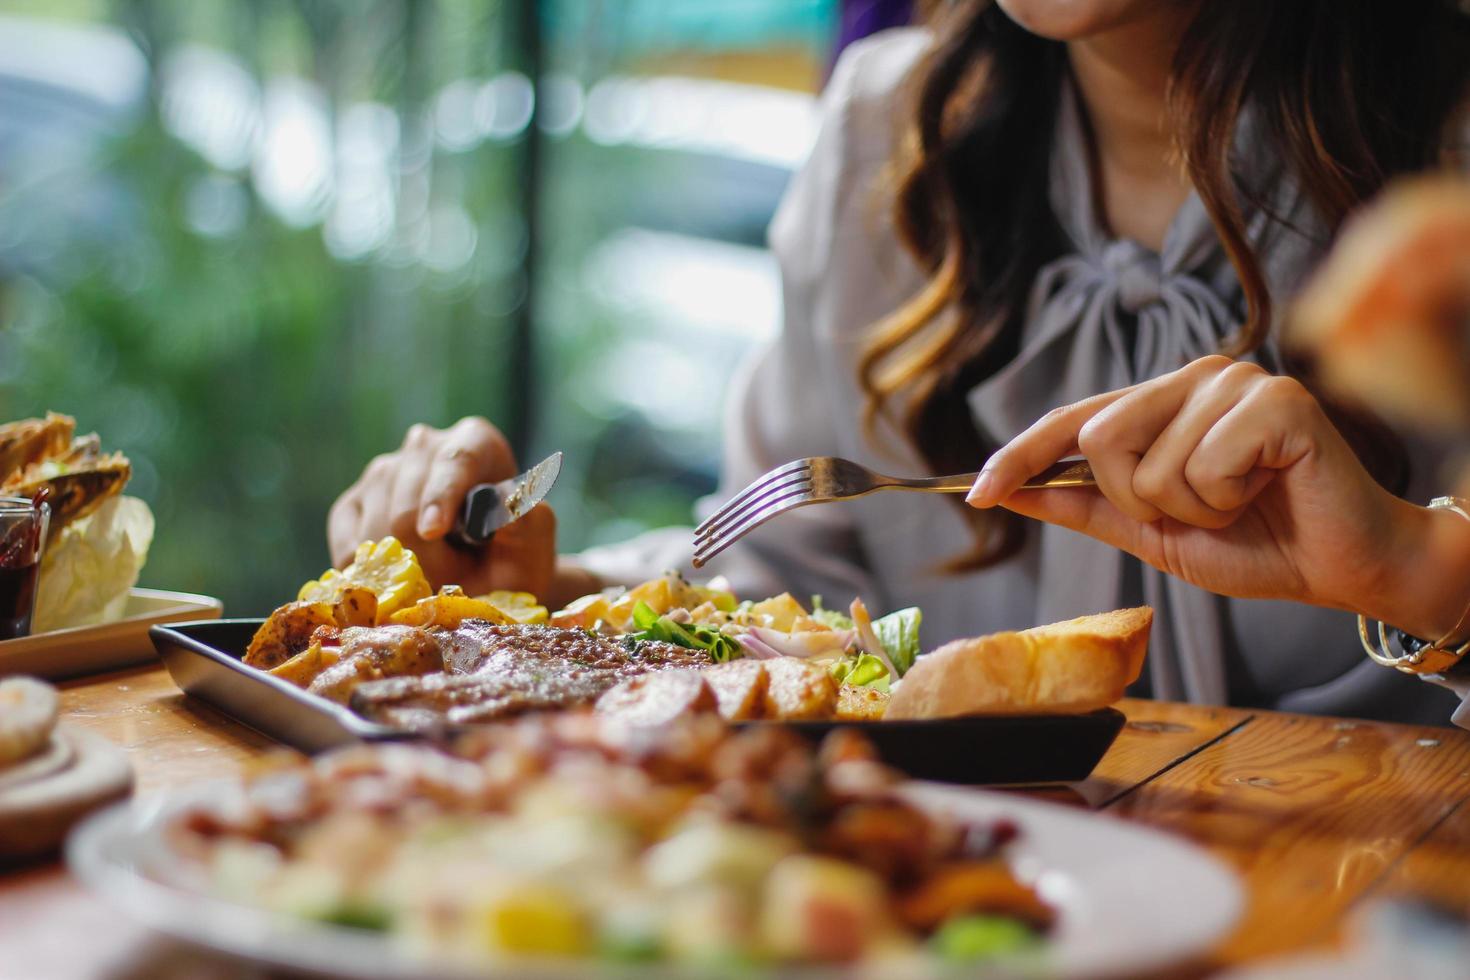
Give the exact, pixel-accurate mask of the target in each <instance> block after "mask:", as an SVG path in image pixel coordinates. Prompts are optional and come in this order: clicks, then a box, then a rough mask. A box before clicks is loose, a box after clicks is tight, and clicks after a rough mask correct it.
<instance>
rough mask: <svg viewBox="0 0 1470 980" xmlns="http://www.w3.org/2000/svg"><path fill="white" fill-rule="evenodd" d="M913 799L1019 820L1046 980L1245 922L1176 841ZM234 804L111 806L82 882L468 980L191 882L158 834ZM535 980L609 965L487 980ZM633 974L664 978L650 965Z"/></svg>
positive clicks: (1166, 953) (936, 791) (283, 941)
mask: <svg viewBox="0 0 1470 980" xmlns="http://www.w3.org/2000/svg"><path fill="white" fill-rule="evenodd" d="M913 792H914V793H915V795H916V798H917V799H918V800H919V801H920V802H922V803H923V804H924V805H926V806H932V807H935V808H938V809H941V810H944V811H947V812H951V813H954V814H956V815H959V816H964V817H968V818H971V819H976V820H990V819H994V818H996V817H1009V818H1011V819H1013V820H1014V821H1015V822H1016V823H1017V824H1018V825H1019V826H1020V828H1021V837H1020V839H1019V840H1018V841H1017V842H1016V844H1014V845H1013V851H1012V853H1013V854H1014V855H1015V859H1016V869H1017V872H1018V873H1019V874H1020V875H1022V876H1023V877H1026V878H1027V879H1028V880H1033V881H1035V882H1036V884H1037V887H1038V888H1039V889H1040V891H1041V893H1042V894H1043V895H1044V896H1045V897H1046V898H1047V900H1048V901H1050V902H1052V903H1053V905H1054V906H1056V907H1057V908H1058V909H1059V912H1060V915H1059V921H1058V925H1057V927H1056V929H1055V930H1054V932H1053V934H1052V936H1051V938H1050V940H1049V944H1048V959H1047V961H1046V964H1045V970H1044V971H1043V972H1044V973H1045V974H1046V975H1052V976H1058V977H1068V978H1078V977H1102V976H1107V977H1121V976H1136V975H1139V974H1143V973H1148V972H1150V971H1153V970H1157V969H1160V968H1162V967H1165V966H1168V965H1170V964H1173V963H1178V962H1180V961H1182V960H1185V959H1188V958H1190V957H1193V956H1196V955H1198V954H1201V953H1203V952H1205V951H1207V950H1208V949H1209V948H1210V947H1211V945H1212V944H1214V943H1215V942H1216V941H1218V940H1219V939H1220V938H1222V937H1223V936H1224V934H1225V933H1226V932H1227V931H1228V930H1229V929H1230V928H1231V926H1232V925H1234V923H1235V921H1236V920H1237V918H1238V917H1239V915H1240V912H1241V908H1242V902H1243V898H1242V892H1241V887H1240V885H1239V884H1238V883H1237V881H1236V878H1235V875H1234V873H1233V872H1231V871H1230V870H1229V869H1228V868H1226V867H1225V866H1224V865H1222V864H1221V863H1220V862H1219V861H1217V860H1215V859H1214V858H1213V857H1211V856H1210V855H1208V854H1206V853H1204V852H1203V851H1201V850H1200V849H1198V848H1196V847H1194V846H1193V845H1191V844H1188V843H1186V842H1184V841H1182V840H1179V839H1178V838H1175V837H1172V836H1170V835H1168V834H1165V833H1162V832H1160V831H1156V830H1150V829H1148V828H1145V827H1142V826H1138V825H1134V824H1129V823H1125V822H1123V821H1120V820H1115V819H1113V818H1111V817H1105V816H1100V815H1097V814H1093V813H1088V812H1086V811H1082V810H1074V809H1071V808H1068V807H1062V806H1058V805H1056V804H1051V803H1042V802H1038V801H1035V800H1028V799H1025V798H1023V797H1018V796H1013V795H1007V794H999V793H989V792H985V791H982V790H974V789H966V788H961V787H954V786H938V785H934V784H915V786H914V789H913ZM237 793H238V788H237V787H234V786H231V785H217V786H214V787H208V788H196V789H195V791H193V792H192V793H190V794H188V795H175V796H173V797H169V798H158V797H155V798H153V799H151V800H143V801H139V802H136V803H134V804H131V805H129V804H122V805H119V806H117V807H114V808H111V809H109V810H107V811H104V812H103V813H100V814H98V815H96V816H94V817H93V818H91V819H90V820H88V821H87V822H86V823H85V824H83V825H82V826H81V827H79V828H78V829H77V831H76V832H75V833H74V834H73V835H72V838H71V840H70V841H69V843H68V846H67V860H68V862H69V864H70V865H71V869H72V871H73V873H74V874H76V875H77V877H79V878H80V879H81V880H82V881H84V882H85V883H86V884H87V885H89V886H90V887H91V888H93V889H94V890H96V891H97V892H99V893H100V894H102V895H103V896H104V897H106V898H107V899H108V900H110V901H111V902H112V903H113V904H115V905H116V906H117V908H118V909H120V910H123V911H126V912H127V913H129V914H131V915H133V916H135V917H136V918H138V919H140V920H141V921H142V922H143V923H144V924H146V925H148V926H151V927H152V928H155V929H157V930H159V931H161V932H165V933H168V934H170V935H173V936H176V937H178V938H180V939H184V940H186V941H188V942H192V943H196V944H199V945H201V946H205V947H208V948H211V949H215V950H219V951H222V952H225V953H230V954H234V955H237V956H243V957H245V958H247V959H249V960H253V961H256V962H259V963H263V964H268V965H273V966H282V967H291V968H296V969H304V970H307V971H316V972H321V973H324V974H328V975H331V976H354V977H374V978H395V980H397V978H407V977H421V976H425V975H430V974H432V975H436V976H448V975H459V974H456V971H455V969H454V967H452V966H451V965H449V964H443V963H432V964H430V963H426V962H425V961H424V960H422V959H411V958H409V957H408V956H407V955H406V954H405V953H403V952H402V951H400V950H399V949H397V948H395V947H394V946H392V945H391V944H390V943H388V942H387V941H385V940H384V939H383V938H382V937H380V936H378V935H376V934H372V933H365V932H359V931H355V930H351V929H344V928H339V927H334V926H329V925H322V924H318V923H314V922H308V921H305V920H300V919H287V918H284V917H282V916H278V915H273V914H270V913H266V912H262V911H259V910H256V909H248V908H242V907H240V906H237V905H232V904H229V903H226V902H223V901H221V900H217V899H212V898H207V897H204V896H201V895H200V894H198V893H197V892H195V891H193V890H191V889H190V888H188V887H187V886H185V885H183V884H181V882H183V881H186V880H187V878H188V876H187V874H186V872H185V871H184V870H183V865H182V863H181V862H180V860H179V859H178V858H176V857H175V856H174V855H173V854H171V853H170V852H169V850H168V848H167V845H166V843H165V840H164V836H163V834H162V833H161V831H162V828H163V826H164V824H165V823H166V821H167V819H168V817H169V815H170V814H172V813H174V812H177V810H178V809H179V808H180V807H181V806H186V805H189V804H190V803H194V804H197V803H199V802H210V803H221V804H223V803H225V802H227V801H228V800H229V799H231V798H232V797H237ZM164 882H174V883H175V884H165V883H164ZM530 972H535V973H536V974H538V975H540V974H543V973H545V974H551V975H556V976H591V975H605V973H606V966H605V964H600V963H599V964H593V963H586V964H567V963H561V964H558V965H551V966H548V968H546V969H545V970H540V969H538V970H535V971H529V970H527V969H526V968H525V964H524V963H522V964H518V965H516V966H514V967H513V968H507V969H505V970H503V971H501V972H498V973H492V974H489V975H492V976H498V977H516V976H526V975H527V974H528V973H530ZM1028 972H1030V971H1028ZM965 973H966V975H967V976H975V975H978V974H976V973H973V972H971V971H968V970H967V971H965ZM481 975H485V974H481ZM635 975H637V976H653V975H655V973H654V972H653V971H649V970H648V969H647V968H646V967H640V968H639V969H637V970H636V971H635ZM657 975H672V971H667V972H665V971H659V972H658V974H657ZM783 975H786V971H783Z"/></svg>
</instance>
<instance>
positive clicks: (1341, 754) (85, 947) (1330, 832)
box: [0, 668, 1470, 980]
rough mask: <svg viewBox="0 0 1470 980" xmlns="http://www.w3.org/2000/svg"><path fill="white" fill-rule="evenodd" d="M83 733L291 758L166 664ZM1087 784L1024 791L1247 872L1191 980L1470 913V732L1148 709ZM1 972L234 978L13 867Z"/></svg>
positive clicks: (43, 872)
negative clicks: (1151, 830) (1422, 906)
mask: <svg viewBox="0 0 1470 980" xmlns="http://www.w3.org/2000/svg"><path fill="white" fill-rule="evenodd" d="M62 706H63V711H64V712H65V715H66V717H67V718H68V719H69V720H70V721H71V722H72V723H74V724H76V725H79V726H83V727H87V728H90V729H91V730H93V731H96V732H99V733H101V734H103V735H106V736H107V737H108V738H110V739H112V740H113V741H114V742H116V743H117V744H119V745H121V746H123V747H124V748H125V749H126V750H127V751H128V753H129V756H130V757H131V759H132V761H133V765H134V767H135V771H136V775H137V780H138V786H139V790H140V792H144V793H146V792H149V791H151V790H156V789H163V788H167V787H170V786H176V785H181V784H186V783H191V782H195V781H198V780H204V779H218V778H225V777H230V776H233V775H238V774H239V773H241V772H243V771H246V770H247V769H248V768H249V767H250V766H251V765H252V764H253V763H254V762H255V760H258V759H260V758H261V757H262V756H263V755H265V754H266V753H267V752H271V751H279V749H277V747H276V746H275V744H274V743H273V742H271V741H270V740H269V739H267V738H265V737H264V736H262V735H260V734H259V733H257V732H255V731H253V730H251V729H249V728H246V727H245V726H243V725H241V724H239V723H237V722H234V721H232V720H231V719H229V718H227V717H225V716H223V715H221V714H220V713H219V712H217V711H215V710H213V709H212V708H210V707H208V706H207V705H204V704H202V703H200V702H198V701H196V700H194V699H191V698H187V697H185V696H184V695H182V694H180V693H179V691H178V690H177V688H175V687H174V685H173V682H172V681H171V680H170V679H169V677H168V675H167V674H166V673H165V672H164V671H163V670H162V669H159V668H144V669H139V670H134V671H130V672H125V673H120V674H109V675H103V676H100V677H94V678H89V679H84V680H80V681H73V682H71V683H69V684H66V685H64V689H63V694H62ZM1119 707H1120V708H1121V709H1122V710H1123V712H1124V714H1126V715H1127V716H1128V718H1129V723H1128V725H1127V726H1126V727H1125V728H1124V729H1123V732H1122V733H1121V734H1120V735H1119V737H1118V740H1117V742H1116V743H1115V744H1114V745H1113V747H1112V749H1111V750H1109V752H1108V754H1107V755H1106V756H1105V757H1104V758H1103V760H1102V762H1101V763H1100V764H1099V765H1098V767H1097V769H1096V771H1095V772H1094V773H1093V775H1092V777H1091V778H1089V779H1087V780H1086V781H1084V782H1081V783H1076V784H1072V785H1070V786H1066V787H1059V788H1045V787H1043V788H1036V787H1028V788H1025V789H1021V790H1016V791H1017V792H1024V793H1027V794H1031V795H1037V796H1043V797H1049V798H1053V799H1061V800H1063V801H1066V802H1069V803H1072V804H1073V805H1079V806H1087V807H1092V808H1097V809H1105V810H1106V811H1107V812H1109V813H1113V814H1115V815H1118V816H1122V817H1125V818H1128V819H1132V820H1136V821H1140V822H1143V823H1147V824H1150V825H1153V826H1156V827H1159V828H1162V829H1165V830H1169V831H1171V832H1174V833H1178V834H1181V835H1183V836H1185V837H1187V838H1189V839H1191V840H1193V841H1195V842H1196V843H1198V844H1200V845H1202V846H1203V847H1205V848H1207V849H1208V850H1210V851H1212V852H1214V853H1215V854H1217V855H1218V856H1220V857H1221V858H1222V859H1223V860H1225V861H1226V862H1228V863H1229V864H1230V865H1232V866H1233V867H1235V868H1236V869H1237V870H1238V871H1239V872H1240V874H1241V876H1242V879H1243V881H1244V883H1245V886H1246V889H1247V892H1248V895H1249V905H1248V908H1247V911H1246V915H1245V918H1244V921H1243V922H1242V924H1241V926H1240V927H1239V929H1237V930H1236V932H1235V933H1234V935H1232V936H1230V937H1229V938H1228V939H1227V940H1226V941H1225V942H1224V943H1222V944H1221V946H1220V947H1219V948H1218V949H1216V950H1214V951H1213V953H1212V954H1211V956H1210V957H1209V959H1208V960H1206V961H1203V962H1201V963H1199V964H1195V965H1193V966H1192V967H1188V968H1186V970H1185V972H1184V973H1183V974H1181V975H1185V976H1198V975H1208V974H1210V973H1212V972H1216V971H1218V970H1219V969H1221V968H1224V967H1229V966H1233V965H1238V964H1242V963H1253V962H1256V961H1259V960H1261V959H1263V958H1265V957H1270V956H1273V955H1275V954H1277V953H1283V952H1289V951H1298V950H1303V949H1310V948H1312V947H1317V946H1327V945H1330V944H1332V943H1334V942H1335V941H1336V939H1337V937H1338V935H1339V932H1340V931H1341V929H1342V926H1343V923H1344V921H1346V920H1347V919H1348V917H1349V916H1350V915H1351V914H1352V912H1353V910H1354V909H1356V908H1358V907H1360V906H1361V905H1362V904H1363V903H1364V902H1366V901H1369V900H1371V899H1372V898H1374V897H1376V896H1379V895H1413V896H1421V897H1430V898H1433V899H1434V900H1436V901H1439V902H1441V903H1444V904H1446V905H1448V906H1451V907H1454V908H1458V909H1460V910H1462V912H1463V911H1464V910H1467V909H1470V733H1466V732H1461V731H1457V730H1453V729H1447V728H1416V727H1412V726H1404V725H1390V724H1380V723H1376V722H1361V721H1343V720H1338V719H1331V718H1310V717H1305V716H1298V715H1284V714H1276V713H1272V712H1251V711H1243V710H1238V709H1233V708H1202V707H1193V706H1189V705H1182V704H1170V703H1162V702H1150V701H1134V700H1130V701H1125V702H1123V703H1122V704H1120V705H1119ZM0 951H3V953H0V978H3V980H10V978H16V980H36V978H42V977H44V978H47V980H52V978H58V980H60V978H70V977H78V978H81V977H85V978H95V977H118V978H132V977H158V978H162V980H171V978H175V977H239V976H246V975H250V976H259V975H260V973H259V971H254V972H252V973H242V972H241V968H240V967H238V966H236V965H234V964H231V963H229V962H227V961H223V960H217V959H213V958H210V957H209V956H208V955H207V954H202V953H199V952H195V951H190V950H187V949H184V948H181V947H179V946H176V945H174V944H171V943H169V942H166V941H164V940H162V939H159V938H157V937H154V936H150V935H149V934H147V933H145V932H144V931H143V930H141V929H139V928H138V927H136V926H134V925H133V924H132V923H131V922H129V921H128V919H127V918H126V917H125V916H123V915H120V914H119V913H117V912H116V911H114V910H112V909H110V908H108V907H106V906H104V905H102V904H101V903H100V902H98V901H96V900H95V899H93V898H91V897H90V896H89V895H88V894H87V893H86V892H85V891H84V890H82V888H81V887H80V886H79V885H78V884H76V883H75V882H73V881H72V880H71V879H70V878H69V877H68V876H67V874H66V872H65V871H64V869H62V868H61V866H60V865H59V864H57V863H54V862H53V863H46V864H40V865H33V866H30V867H25V868H20V869H11V870H9V871H0Z"/></svg>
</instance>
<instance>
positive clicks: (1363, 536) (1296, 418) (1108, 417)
mask: <svg viewBox="0 0 1470 980" xmlns="http://www.w3.org/2000/svg"><path fill="white" fill-rule="evenodd" d="M1078 452H1080V453H1081V454H1082V455H1084V456H1086V457H1087V459H1088V461H1089V462H1090V463H1091V465H1092V470H1093V473H1094V475H1095V476H1096V478H1097V483H1098V489H1100V490H1101V493H1099V492H1097V491H1096V490H1093V489H1089V488H1075V489H1048V490H1019V489H1018V488H1019V487H1020V486H1021V484H1022V483H1023V482H1025V481H1026V480H1027V479H1028V478H1030V477H1031V476H1033V475H1034V474H1036V473H1038V472H1040V471H1041V470H1042V469H1043V468H1045V467H1046V466H1048V465H1050V464H1051V463H1053V462H1055V461H1056V460H1057V459H1060V458H1061V457H1063V456H1068V455H1072V454H1075V453H1078ZM969 502H970V503H971V505H972V506H976V507H990V506H996V505H999V506H1002V507H1005V508H1007V509H1009V510H1012V511H1015V512H1016V513H1019V514H1023V515H1025V516H1027V517H1033V518H1037V519H1039V520H1044V521H1049V522H1051V523H1053V524H1059V525H1061V526H1063V527H1067V528H1071V529H1073V530H1076V531H1081V532H1082V533H1084V534H1088V535H1091V536H1092V537H1094V538H1097V539H1099V540H1101V541H1105V542H1107V543H1108V544H1111V545H1114V546H1116V547H1118V548H1121V549H1123V550H1124V551H1127V552H1129V553H1131V554H1133V555H1136V556H1137V557H1138V558H1140V559H1142V560H1143V561H1145V562H1147V563H1148V564H1150V565H1153V566H1154V567H1155V568H1159V569H1162V570H1163V571H1165V572H1168V573H1169V574H1171V575H1174V576H1177V577H1178V578H1182V579H1184V580H1186V581H1188V582H1191V583H1193V584H1195V585H1198V586H1200V587H1201V588H1204V589H1208V590H1210V591H1212V592H1218V593H1222V594H1225V595H1231V596H1238V597H1245V598H1273V599H1294V600H1297V601H1301V602H1308V603H1313V604H1316V605H1326V606H1336V607H1339V608H1344V609H1351V610H1355V611H1361V612H1366V613H1368V614H1370V615H1373V616H1375V617H1377V618H1380V619H1384V620H1386V621H1388V622H1392V623H1393V624H1395V625H1397V626H1400V627H1401V628H1403V629H1406V630H1409V631H1410V632H1411V633H1415V634H1416V635H1420V636H1430V635H1432V636H1434V637H1438V636H1439V635H1441V634H1442V633H1443V631H1444V630H1447V629H1449V628H1450V627H1451V626H1452V625H1453V624H1454V622H1455V621H1456V619H1457V617H1458V616H1459V613H1460V611H1461V610H1462V609H1463V608H1464V602H1465V595H1464V594H1463V592H1464V584H1463V582H1451V583H1446V582H1445V581H1444V580H1442V579H1441V580H1439V581H1425V580H1424V573H1425V572H1426V570H1425V569H1424V568H1423V559H1424V557H1425V555H1426V554H1427V553H1428V552H1429V551H1430V550H1432V549H1431V548H1430V542H1431V540H1432V539H1433V538H1434V535H1435V533H1436V530H1437V529H1441V528H1443V527H1445V526H1446V523H1445V522H1446V519H1447V521H1448V522H1459V521H1462V519H1461V518H1460V517H1458V515H1455V514H1450V513H1447V512H1443V511H1430V510H1428V509H1426V508H1422V507H1415V506H1413V505H1412V504H1409V503H1407V502H1405V501H1403V500H1400V499H1399V498H1397V497H1395V496H1393V495H1392V494H1390V493H1389V492H1388V491H1386V490H1385V489H1383V488H1382V487H1381V486H1379V485H1378V483H1377V482H1376V481H1374V479H1373V477H1372V476H1371V475H1370V474H1369V473H1368V471H1367V470H1366V469H1364V467H1363V465H1362V463H1361V462H1359V460H1358V458H1357V456H1356V455H1355V454H1354V453H1353V451H1352V449H1351V448H1350V447H1349V446H1348V444H1347V442H1346V441H1345V440H1344V439H1343V437H1342V435H1341V434H1340V433H1339V432H1338V431H1337V429H1336V427H1335V426H1334V425H1333V424H1332V422H1331V421H1330V420H1329V419H1328V418H1327V415H1326V413H1325V412H1324V411H1323V409H1322V406H1321V405H1320V404H1319V403H1318V401H1317V400H1316V399H1315V398H1314V397H1313V396H1312V395H1311V394H1310V393H1309V392H1308V391H1307V389H1306V388H1305V387H1303V386H1302V385H1301V384H1300V383H1299V382H1297V381H1295V380H1293V379H1291V378H1284V377H1277V376H1273V375H1271V374H1269V373H1267V372H1266V371H1265V370H1263V369H1261V368H1260V367H1258V366H1256V365H1254V364H1250V363H1247V362H1244V361H1232V360H1231V359H1230V358H1227V357H1222V356H1212V357H1205V358H1201V359H1200V360H1197V361H1195V362H1193V363H1191V364H1189V365H1186V366H1185V367H1183V368H1181V369H1179V370H1178V371H1174V372H1173V373H1171V374H1167V375H1164V376H1163V377H1160V378H1156V379H1154V380H1152V381H1147V382H1144V383H1142V384H1138V385H1135V386H1133V387H1131V388H1125V389H1123V390H1121V391H1114V392H1109V393H1108V394H1104V395H1098V396H1096V397H1093V398H1089V399H1087V400H1085V401H1081V402H1078V403H1076V404H1074V405H1068V406H1066V407H1064V408H1059V409H1056V410H1055V411H1052V412H1050V413H1048V414H1047V415H1046V416H1044V417H1043V418H1042V419H1041V420H1040V421H1038V422H1037V423H1036V424H1035V425H1033V426H1031V428H1029V429H1027V430H1026V431H1025V432H1023V433H1021V435H1019V436H1017V437H1016V438H1015V439H1013V440H1012V441H1011V442H1010V443H1009V444H1008V445H1006V446H1004V447H1003V448H1001V449H1000V450H999V451H998V452H996V453H995V454H994V455H993V456H991V458H990V460H989V461H988V462H987V463H986V464H985V469H984V470H983V471H982V472H981V475H980V477H979V479H977V481H976V483H975V488H974V490H972V491H971V494H970V498H969ZM1453 530H1454V531H1456V532H1458V530H1459V529H1458V528H1455V529H1453ZM1415 593H1417V594H1415ZM1436 629H1437V630H1439V632H1435V630H1436ZM1421 631H1422V632H1421Z"/></svg>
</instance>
